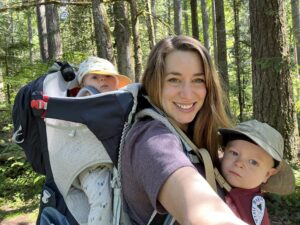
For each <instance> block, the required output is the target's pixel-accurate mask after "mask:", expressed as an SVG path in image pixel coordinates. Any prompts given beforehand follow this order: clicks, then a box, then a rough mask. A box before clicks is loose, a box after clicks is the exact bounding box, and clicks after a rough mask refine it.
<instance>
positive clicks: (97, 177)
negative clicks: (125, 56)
mask: <svg viewBox="0 0 300 225" xmlns="http://www.w3.org/2000/svg"><path fill="white" fill-rule="evenodd" d="M77 81H78V84H79V85H80V87H81V89H80V91H79V92H78V94H77V96H78V97H82V96H88V95H92V94H96V93H102V92H108V91H114V90H117V89H118V88H121V87H123V86H125V85H127V84H129V83H131V81H130V79H129V78H128V77H126V76H123V75H120V74H119V73H118V72H117V70H116V69H115V67H114V66H113V64H112V63H110V62H109V61H107V60H105V59H102V58H98V57H94V56H91V57H89V58H88V59H86V60H85V61H83V62H82V63H81V64H80V66H79V70H78V74H77ZM82 154H84V152H83V153H82ZM78 179H79V182H78V183H79V185H80V188H81V189H82V191H83V192H84V193H85V194H86V196H87V199H88V203H89V206H90V211H89V216H88V224H89V225H93V224H112V193H111V192H112V191H111V186H110V180H111V165H106V164H103V165H99V164H98V165H93V166H91V167H88V168H86V169H84V170H83V171H82V172H81V173H80V174H79V176H78ZM75 186H76V185H75ZM79 204H80V203H79Z"/></svg>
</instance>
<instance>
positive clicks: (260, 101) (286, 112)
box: [249, 0, 298, 160]
mask: <svg viewBox="0 0 300 225" xmlns="http://www.w3.org/2000/svg"><path fill="white" fill-rule="evenodd" d="M249 10H250V24H251V27H250V30H251V47H252V76H253V78H252V82H253V113H254V118H256V119H258V120H260V121H262V122H267V123H268V124H270V125H271V126H273V127H274V128H276V129H277V130H278V131H279V132H280V133H281V134H282V136H283V138H284V146H285V151H284V153H285V157H286V158H287V159H289V160H293V159H296V138H297V137H298V129H297V127H298V125H297V120H296V114H295V110H294V101H293V89H292V82H291V76H290V71H289V68H290V59H289V48H288V44H287V31H286V17H285V9H284V2H283V1H282V0H272V1H261V0H250V2H249Z"/></svg>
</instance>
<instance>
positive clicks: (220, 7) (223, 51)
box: [215, 0, 229, 100]
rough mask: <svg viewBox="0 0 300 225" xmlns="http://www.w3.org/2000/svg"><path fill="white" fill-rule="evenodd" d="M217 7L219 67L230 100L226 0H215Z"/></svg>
mask: <svg viewBox="0 0 300 225" xmlns="http://www.w3.org/2000/svg"><path fill="white" fill-rule="evenodd" d="M215 9H216V29H217V48H218V55H217V58H218V68H219V72H220V73H221V75H222V77H223V84H224V90H225V92H226V95H227V98H228V100H229V79H228V66H227V46H226V40H227V39H226V28H225V16H224V1H223V0H215Z"/></svg>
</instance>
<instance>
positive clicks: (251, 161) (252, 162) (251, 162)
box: [249, 159, 258, 166]
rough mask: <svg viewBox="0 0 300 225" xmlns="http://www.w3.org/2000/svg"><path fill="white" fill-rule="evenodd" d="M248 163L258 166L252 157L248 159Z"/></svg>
mask: <svg viewBox="0 0 300 225" xmlns="http://www.w3.org/2000/svg"><path fill="white" fill-rule="evenodd" d="M249 163H250V165H252V166H258V162H257V161H256V160H254V159H250V160H249Z"/></svg>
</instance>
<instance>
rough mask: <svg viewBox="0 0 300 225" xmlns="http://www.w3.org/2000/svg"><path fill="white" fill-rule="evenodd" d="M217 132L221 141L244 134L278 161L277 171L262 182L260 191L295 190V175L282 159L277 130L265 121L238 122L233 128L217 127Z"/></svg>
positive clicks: (281, 139) (281, 144) (281, 145)
mask: <svg viewBox="0 0 300 225" xmlns="http://www.w3.org/2000/svg"><path fill="white" fill-rule="evenodd" d="M219 132H220V133H221V135H222V139H223V143H226V142H227V141H228V139H229V140H230V139H231V138H232V139H231V140H234V136H235V135H244V136H246V137H248V138H249V139H251V140H252V141H253V142H254V143H256V144H257V145H259V146H260V147H262V148H263V149H264V150H265V151H266V152H267V153H268V154H270V155H271V156H272V158H273V159H275V160H277V161H278V162H280V163H279V165H278V166H277V167H276V169H277V170H278V173H276V174H274V175H273V176H271V177H270V178H269V179H268V182H267V183H265V184H262V186H261V188H262V191H266V192H272V193H277V194H280V195H286V194H289V193H291V192H293V191H294V190H295V176H294V173H293V171H292V169H291V167H290V166H289V165H288V163H287V162H286V161H285V160H283V150H284V142H283V138H282V136H281V134H280V133H279V132H278V131H277V130H275V129H274V128H273V127H271V126H269V125H268V124H266V123H262V122H259V121H257V120H250V121H246V122H242V123H240V124H238V125H237V126H236V127H234V128H233V129H228V128H222V129H219Z"/></svg>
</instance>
